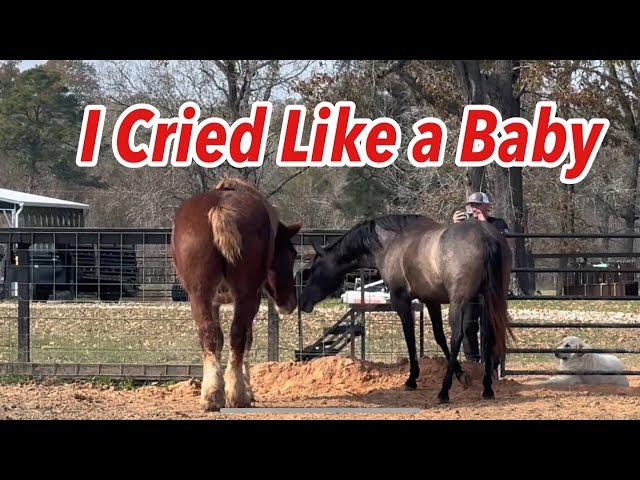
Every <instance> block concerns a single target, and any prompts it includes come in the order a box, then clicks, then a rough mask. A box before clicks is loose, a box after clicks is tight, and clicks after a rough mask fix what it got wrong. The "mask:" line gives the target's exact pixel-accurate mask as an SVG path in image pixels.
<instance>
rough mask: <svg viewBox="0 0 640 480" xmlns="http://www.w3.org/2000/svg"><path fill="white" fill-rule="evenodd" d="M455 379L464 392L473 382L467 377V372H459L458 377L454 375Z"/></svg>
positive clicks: (469, 376)
mask: <svg viewBox="0 0 640 480" xmlns="http://www.w3.org/2000/svg"><path fill="white" fill-rule="evenodd" d="M456 378H457V379H458V381H459V382H460V383H461V384H462V388H464V389H465V390H466V389H467V388H469V387H470V386H471V384H472V382H473V379H472V378H471V375H469V373H467V372H461V373H460V375H456Z"/></svg>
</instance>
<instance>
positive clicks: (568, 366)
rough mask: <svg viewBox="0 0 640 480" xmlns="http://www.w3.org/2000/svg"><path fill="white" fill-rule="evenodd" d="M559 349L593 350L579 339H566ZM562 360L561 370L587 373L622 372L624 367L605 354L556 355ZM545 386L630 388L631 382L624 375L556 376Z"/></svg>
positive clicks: (617, 360)
mask: <svg viewBox="0 0 640 480" xmlns="http://www.w3.org/2000/svg"><path fill="white" fill-rule="evenodd" d="M558 348H559V349H561V348H565V349H571V350H581V349H583V348H587V349H588V348H591V347H590V346H589V345H587V344H586V343H584V342H583V341H582V340H581V339H579V338H578V337H565V338H564V339H563V340H562V343H561V344H560V345H559V346H558ZM556 357H557V358H559V359H560V364H559V370H569V371H574V372H577V371H587V370H598V371H606V372H621V371H623V370H624V365H623V364H622V362H621V361H620V360H619V359H618V357H616V356H615V355H609V354H603V353H556ZM542 383H543V384H564V385H578V384H588V385H604V384H608V385H623V386H625V387H628V386H629V380H627V377H625V376H624V375H555V376H553V377H551V378H550V379H549V380H547V381H545V382H542Z"/></svg>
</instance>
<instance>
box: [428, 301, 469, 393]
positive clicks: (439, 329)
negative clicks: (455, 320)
mask: <svg viewBox="0 0 640 480" xmlns="http://www.w3.org/2000/svg"><path fill="white" fill-rule="evenodd" d="M426 305H427V310H428V311H429V318H431V326H432V328H433V336H434V338H435V340H436V343H437V344H438V346H439V347H440V349H441V350H442V352H443V353H444V356H445V358H446V359H447V362H448V361H449V360H450V358H451V354H450V353H449V347H448V346H447V337H445V335H444V328H443V326H442V310H441V305H440V304H433V303H427V304H426ZM454 367H455V371H454V373H455V374H456V378H457V379H458V381H459V382H460V383H461V384H462V386H463V387H464V388H465V389H466V388H469V387H470V386H471V375H469V374H468V373H467V372H465V371H464V370H462V366H461V365H460V362H458V360H455V365H454Z"/></svg>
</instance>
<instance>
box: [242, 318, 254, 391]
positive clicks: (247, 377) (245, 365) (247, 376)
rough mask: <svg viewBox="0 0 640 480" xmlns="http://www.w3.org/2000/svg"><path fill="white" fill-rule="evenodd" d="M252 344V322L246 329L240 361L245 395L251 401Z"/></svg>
mask: <svg viewBox="0 0 640 480" xmlns="http://www.w3.org/2000/svg"><path fill="white" fill-rule="evenodd" d="M252 344H253V322H252V323H251V324H250V325H249V328H248V329H247V343H246V345H245V347H244V361H243V362H242V374H243V376H244V384H245V387H246V389H247V395H248V396H249V401H250V402H253V401H254V400H255V397H254V395H253V389H252V388H251V371H250V365H249V358H248V357H249V351H250V350H251V345H252Z"/></svg>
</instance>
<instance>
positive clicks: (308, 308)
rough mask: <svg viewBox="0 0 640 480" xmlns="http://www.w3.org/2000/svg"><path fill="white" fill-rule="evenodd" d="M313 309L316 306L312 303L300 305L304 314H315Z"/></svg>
mask: <svg viewBox="0 0 640 480" xmlns="http://www.w3.org/2000/svg"><path fill="white" fill-rule="evenodd" d="M313 307H314V305H313V303H312V302H304V303H303V304H301V305H300V310H302V311H303V312H304V313H311V312H313Z"/></svg>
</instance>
